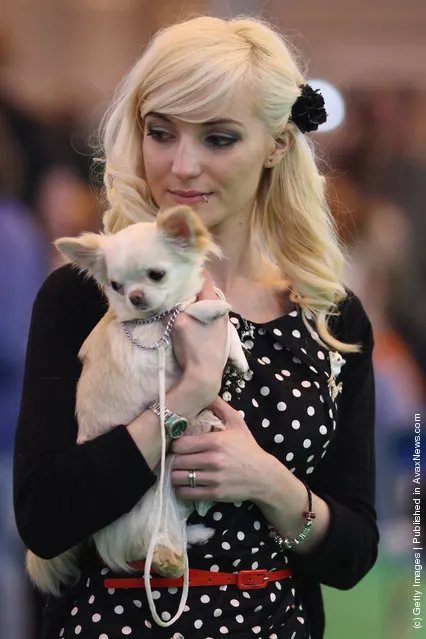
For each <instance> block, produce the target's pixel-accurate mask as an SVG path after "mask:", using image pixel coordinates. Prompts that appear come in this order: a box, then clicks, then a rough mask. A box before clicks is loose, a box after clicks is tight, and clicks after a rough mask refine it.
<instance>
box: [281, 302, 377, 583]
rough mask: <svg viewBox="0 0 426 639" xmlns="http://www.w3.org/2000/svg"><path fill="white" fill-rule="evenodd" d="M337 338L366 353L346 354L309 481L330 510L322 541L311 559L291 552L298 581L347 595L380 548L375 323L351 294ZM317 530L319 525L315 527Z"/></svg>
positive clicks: (338, 327) (344, 307)
mask: <svg viewBox="0 0 426 639" xmlns="http://www.w3.org/2000/svg"><path fill="white" fill-rule="evenodd" d="M336 324H337V327H336V328H337V330H333V333H334V335H335V336H336V337H337V338H339V339H341V340H342V341H345V342H348V343H360V344H361V346H362V352H361V353H357V354H345V355H344V358H345V359H346V361H347V364H346V365H345V366H344V367H343V368H342V372H341V377H340V380H341V381H342V387H343V392H342V394H341V396H340V397H341V399H340V406H339V412H338V420H337V427H336V434H335V437H334V439H333V440H332V443H331V444H330V449H329V451H328V452H327V454H326V455H325V456H324V458H323V460H322V461H321V463H320V464H319V465H318V467H317V468H316V470H315V471H314V472H313V473H312V475H311V480H310V488H311V489H312V491H313V492H314V493H315V494H317V495H318V496H319V497H321V498H322V499H323V500H324V501H325V502H326V503H327V504H328V506H329V509H330V526H329V529H328V530H327V533H326V535H325V537H324V539H323V540H322V541H321V542H320V543H319V544H318V545H317V546H316V547H315V548H314V549H313V550H312V552H311V553H308V554H307V555H303V554H298V553H295V552H290V553H289V555H290V562H291V565H292V567H293V570H294V571H295V572H297V574H298V575H299V577H300V578H301V579H303V580H307V581H310V582H313V581H316V582H320V583H323V584H325V585H327V586H332V587H335V588H339V589H342V590H346V589H349V588H352V587H353V586H355V585H356V584H357V583H358V582H359V581H360V580H361V579H362V578H363V577H364V576H365V574H366V573H367V572H368V571H369V570H370V569H371V567H372V566H373V565H374V563H375V561H376V558H377V552H378V542H379V532H378V528H377V524H376V511H375V449H374V415H375V401H374V373H373V364H372V351H373V345H374V339H373V332H372V327H371V323H370V321H369V319H368V317H367V315H366V314H365V311H364V309H363V307H362V305H361V303H360V301H359V299H358V298H357V297H356V296H355V295H354V294H353V293H351V292H350V293H349V296H348V297H347V298H346V300H345V302H344V304H343V309H342V312H341V316H340V317H339V320H338V322H336ZM313 525H315V523H314V524H313Z"/></svg>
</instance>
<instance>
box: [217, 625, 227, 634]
mask: <svg viewBox="0 0 426 639" xmlns="http://www.w3.org/2000/svg"><path fill="white" fill-rule="evenodd" d="M219 632H220V634H221V635H227V634H228V632H229V630H228V628H227V627H226V626H221V627H220V628H219Z"/></svg>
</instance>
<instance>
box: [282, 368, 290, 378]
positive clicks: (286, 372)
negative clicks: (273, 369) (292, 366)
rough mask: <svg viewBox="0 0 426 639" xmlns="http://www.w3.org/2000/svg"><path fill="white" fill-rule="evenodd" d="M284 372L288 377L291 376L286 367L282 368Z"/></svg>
mask: <svg viewBox="0 0 426 639" xmlns="http://www.w3.org/2000/svg"><path fill="white" fill-rule="evenodd" d="M281 372H282V374H283V375H285V376H286V377H290V371H288V370H286V369H285V368H283V369H282V371H281Z"/></svg>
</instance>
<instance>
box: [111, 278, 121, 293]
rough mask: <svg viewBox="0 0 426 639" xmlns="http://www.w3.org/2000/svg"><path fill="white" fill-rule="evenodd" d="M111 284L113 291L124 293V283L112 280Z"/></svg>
mask: <svg viewBox="0 0 426 639" xmlns="http://www.w3.org/2000/svg"><path fill="white" fill-rule="evenodd" d="M110 284H111V288H112V290H113V291H116V292H117V293H122V292H123V284H119V283H118V282H114V281H112V282H110Z"/></svg>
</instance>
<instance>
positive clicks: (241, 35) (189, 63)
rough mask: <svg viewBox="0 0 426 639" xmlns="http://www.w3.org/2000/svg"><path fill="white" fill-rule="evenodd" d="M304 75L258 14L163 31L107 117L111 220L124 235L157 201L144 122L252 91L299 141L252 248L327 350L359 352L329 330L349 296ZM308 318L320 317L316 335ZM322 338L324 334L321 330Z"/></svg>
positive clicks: (261, 206)
mask: <svg viewBox="0 0 426 639" xmlns="http://www.w3.org/2000/svg"><path fill="white" fill-rule="evenodd" d="M303 83H304V78H303V75H302V72H301V70H300V69H299V66H298V60H297V55H296V54H295V53H294V52H292V49H291V47H290V45H289V44H288V43H287V42H286V40H285V39H284V38H283V37H282V36H281V35H280V34H279V33H278V32H277V31H276V30H274V28H273V27H272V26H271V25H270V24H268V23H267V22H266V21H264V20H263V19H260V18H256V19H254V18H248V17H245V16H239V17H236V18H233V19H229V20H222V19H220V18H214V17H207V16H204V17H197V18H193V19H190V20H187V21H185V22H182V23H178V24H174V25H172V26H170V27H167V28H164V29H161V30H160V31H159V32H158V33H157V34H156V35H155V36H154V38H153V39H152V41H151V42H150V44H149V45H148V47H147V48H146V50H145V52H144V54H143V55H142V57H141V58H140V59H139V60H138V62H137V63H136V64H135V66H134V67H133V69H131V71H130V72H129V73H128V74H127V76H126V77H125V78H124V81H123V83H122V84H121V86H120V88H119V91H118V93H117V96H116V98H115V100H114V101H113V103H112V105H111V107H110V109H109V111H108V112H107V114H106V116H105V120H104V128H103V147H104V152H105V161H106V165H105V174H104V183H105V187H106V195H107V198H108V201H109V206H110V208H109V210H108V211H107V212H106V213H105V215H104V226H105V229H106V230H107V231H109V232H116V231H118V230H120V229H121V228H124V227H125V226H127V225H129V224H132V223H134V222H138V221H141V220H144V219H147V220H152V218H153V217H155V216H156V214H157V211H158V209H157V206H156V204H155V202H154V201H153V199H152V196H151V193H150V190H149V187H148V184H147V182H146V181H145V180H144V178H143V175H144V167H143V157H142V142H141V141H142V137H143V122H144V118H145V116H146V115H147V114H148V113H149V112H151V111H155V112H157V113H163V114H165V115H166V114H167V115H169V116H174V117H178V118H181V119H183V120H185V121H188V122H202V121H205V120H207V119H213V118H214V117H216V116H217V115H218V114H219V113H223V112H226V108H227V105H229V104H231V103H232V101H233V99H234V96H236V95H238V94H239V93H241V91H243V90H244V91H245V93H247V94H248V95H249V96H251V98H252V100H253V107H254V110H255V113H256V115H257V116H258V117H259V118H260V119H261V120H262V121H263V122H264V123H265V126H266V127H267V129H268V131H269V133H270V134H271V135H272V137H273V138H274V139H275V140H277V141H279V139H280V137H281V136H282V135H283V133H284V132H286V133H287V135H290V136H291V137H292V138H293V139H292V146H291V148H290V150H289V151H288V152H287V153H286V155H285V156H284V158H283V159H282V160H281V162H279V163H278V164H276V165H275V166H274V167H273V168H265V169H264V172H263V175H262V177H261V182H260V185H259V191H258V197H257V201H256V205H255V207H254V210H253V214H252V219H251V233H252V239H253V242H251V243H250V247H251V250H252V252H253V254H254V253H255V252H257V256H258V257H259V256H263V259H264V257H265V256H268V258H269V259H270V260H271V261H272V262H274V263H275V264H276V265H277V267H278V269H279V271H280V273H281V275H282V277H285V278H286V279H287V280H288V281H289V282H291V293H290V298H291V300H292V301H293V302H296V303H297V304H299V305H300V307H301V310H302V317H303V320H304V322H305V324H306V326H307V327H308V329H309V330H310V331H311V333H313V334H314V336H315V337H316V339H318V340H319V341H320V342H322V343H323V345H325V346H326V347H328V348H335V349H338V350H340V351H343V352H357V351H359V350H360V349H359V346H358V345H350V344H344V343H343V342H340V341H339V340H337V339H336V338H334V337H333V336H332V335H331V333H330V332H329V329H328V325H327V324H328V318H329V316H330V315H333V314H337V312H336V309H337V303H338V302H339V301H340V300H342V299H344V298H345V297H346V291H345V288H344V286H343V284H342V277H343V268H344V258H343V253H342V249H341V247H340V245H339V241H338V237H337V232H336V228H335V225H334V222H333V218H332V216H331V214H330V211H329V209H328V206H327V203H326V197H325V178H324V177H323V176H321V175H320V173H319V171H318V168H317V166H316V163H315V154H314V150H313V146H312V144H311V143H310V142H309V141H308V139H307V138H306V136H305V135H303V134H302V133H301V132H300V131H299V129H298V128H297V126H296V125H295V124H294V123H292V122H291V120H289V118H290V115H291V108H292V105H293V104H294V102H295V100H296V99H297V97H298V96H299V95H300V86H301V85H302V84H303ZM308 318H314V320H315V325H316V329H317V334H315V332H314V331H313V329H312V327H311V325H310V323H309V322H308ZM318 335H319V337H318Z"/></svg>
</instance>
